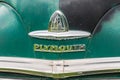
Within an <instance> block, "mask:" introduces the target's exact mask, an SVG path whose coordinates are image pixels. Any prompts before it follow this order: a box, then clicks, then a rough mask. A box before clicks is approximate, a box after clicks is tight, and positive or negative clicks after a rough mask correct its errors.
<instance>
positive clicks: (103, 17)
mask: <svg viewBox="0 0 120 80" xmlns="http://www.w3.org/2000/svg"><path fill="white" fill-rule="evenodd" d="M0 1H1V2H0V56H3V57H1V58H0V59H1V61H0V63H1V64H4V65H0V71H3V72H17V73H23V74H31V75H37V76H47V77H53V78H66V77H73V76H84V75H94V74H103V73H114V72H115V73H116V72H117V73H118V72H119V71H120V63H119V61H120V59H119V56H120V54H119V53H120V49H119V48H120V42H119V40H120V37H119V36H120V31H119V29H120V23H119V21H120V6H119V3H120V0H116V1H114V0H106V1H105V0H96V1H95V0H91V1H88V0H51V1H49V0H34V1H30V0H0ZM56 11H57V15H59V14H61V13H62V14H61V15H62V16H61V15H60V17H63V16H64V17H63V18H62V19H61V22H62V24H63V26H64V27H65V28H66V30H63V31H62V32H64V31H69V30H68V25H69V29H70V31H72V30H79V31H80V30H83V32H87V33H88V35H87V36H85V34H84V36H82V37H81V35H82V34H80V36H79V38H75V37H76V36H75V35H74V34H71V35H69V34H67V35H69V36H67V35H65V36H64V37H63V35H62V37H63V38H62V39H57V38H58V33H59V34H60V36H61V34H62V32H61V31H59V30H60V29H58V28H57V30H58V31H55V32H57V34H56V33H54V35H55V36H54V37H53V34H52V36H51V35H49V36H48V38H46V37H47V36H45V37H44V38H43V35H45V34H42V38H40V35H37V37H36V36H35V37H31V36H29V35H28V34H29V33H30V32H34V31H35V32H36V31H37V30H39V31H42V30H44V31H47V30H48V29H49V26H50V25H53V24H54V26H57V27H58V26H60V25H59V22H60V20H58V19H59V18H56V16H54V15H56V14H54V12H56ZM52 15H53V16H52ZM51 16H52V18H51V19H50V17H51ZM54 19H56V20H54ZM67 20H68V23H67ZM49 21H52V22H51V24H49ZM60 27H62V26H60ZM55 30H56V29H55ZM49 31H50V30H48V33H49ZM53 32H54V31H53ZM60 32H61V33H60ZM89 32H90V33H91V34H90V33H89ZM64 34H65V33H64ZM46 35H47V34H46ZM66 36H67V37H72V38H71V39H70V38H66ZM77 36H78V35H77ZM51 37H52V39H49V38H51ZM35 44H37V45H39V47H37V48H38V49H39V50H38V51H36V50H35V48H34V47H35V46H34V45H35ZM41 45H42V47H40V46H41ZM70 45H72V46H74V47H73V49H71V51H70V50H69V51H68V52H67V51H65V50H66V49H70V47H69V46H70ZM76 45H84V46H77V47H76ZM56 46H57V50H56V49H55V48H54V49H53V47H56ZM43 48H44V49H43ZM74 48H75V49H74ZM76 48H79V49H77V50H79V51H72V50H76ZM41 49H42V50H41ZM51 49H52V50H53V51H51ZM9 57H11V58H9ZM3 58H4V59H3ZM28 58H31V59H28ZM12 59H13V60H12ZM22 60H23V61H22ZM113 64H114V65H113Z"/></svg>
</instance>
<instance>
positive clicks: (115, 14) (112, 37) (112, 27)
mask: <svg viewBox="0 0 120 80" xmlns="http://www.w3.org/2000/svg"><path fill="white" fill-rule="evenodd" d="M119 21H120V6H118V7H115V8H113V9H111V10H110V11H109V12H108V13H107V14H106V15H105V16H104V17H103V19H102V21H101V22H100V24H99V25H98V26H101V29H100V32H99V33H97V34H93V37H92V38H91V40H90V44H89V49H88V53H87V57H89V58H93V57H94V58H98V57H119V56H120V49H119V48H120V31H119V30H120V22H119Z"/></svg>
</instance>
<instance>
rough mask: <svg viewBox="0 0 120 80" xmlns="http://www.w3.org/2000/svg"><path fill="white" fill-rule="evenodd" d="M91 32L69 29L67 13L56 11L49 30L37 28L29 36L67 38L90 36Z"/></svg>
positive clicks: (54, 38)
mask: <svg viewBox="0 0 120 80" xmlns="http://www.w3.org/2000/svg"><path fill="white" fill-rule="evenodd" d="M90 35H91V34H90V33H89V32H86V31H81V30H69V24H68V21H67V18H66V17H65V15H64V14H63V13H62V12H61V11H60V10H57V11H55V12H54V13H53V14H52V16H51V18H50V20H49V25H48V30H37V31H32V32H30V33H29V36H31V37H34V38H40V39H52V40H67V39H76V38H83V37H88V36H90Z"/></svg>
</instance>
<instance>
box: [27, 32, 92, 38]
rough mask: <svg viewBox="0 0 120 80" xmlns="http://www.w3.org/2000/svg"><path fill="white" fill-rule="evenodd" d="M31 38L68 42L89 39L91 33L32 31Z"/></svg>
mask: <svg viewBox="0 0 120 80" xmlns="http://www.w3.org/2000/svg"><path fill="white" fill-rule="evenodd" d="M28 35H29V36H31V37H34V38H40V39H52V40H67V39H76V38H84V37H89V36H90V35H91V33H89V32H86V31H77V30H69V31H68V32H49V31H47V30H39V31H32V32H30V33H28Z"/></svg>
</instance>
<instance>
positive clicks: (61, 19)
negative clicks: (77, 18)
mask: <svg viewBox="0 0 120 80" xmlns="http://www.w3.org/2000/svg"><path fill="white" fill-rule="evenodd" d="M68 30H69V25H68V21H67V18H66V17H65V15H64V14H63V13H62V12H61V11H59V10H57V11H55V12H54V13H53V15H52V16H51V18H50V21H49V28H48V31H49V32H66V31H68Z"/></svg>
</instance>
